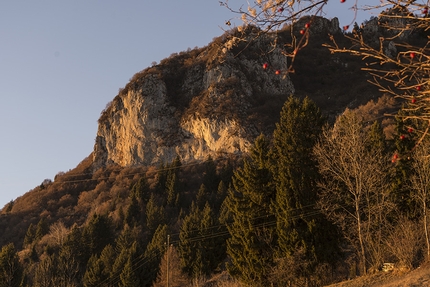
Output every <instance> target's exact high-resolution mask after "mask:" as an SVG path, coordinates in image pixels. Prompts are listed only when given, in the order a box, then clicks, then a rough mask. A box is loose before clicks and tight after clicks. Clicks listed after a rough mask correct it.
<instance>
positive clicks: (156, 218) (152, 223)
mask: <svg viewBox="0 0 430 287" xmlns="http://www.w3.org/2000/svg"><path fill="white" fill-rule="evenodd" d="M164 222H165V214H164V208H163V207H162V206H158V202H157V200H156V198H155V195H154V194H153V193H152V194H151V197H150V198H149V201H148V204H147V205H146V226H147V227H148V229H149V231H150V233H151V234H152V233H153V232H154V231H155V230H156V229H157V227H158V226H159V225H160V224H163V223H164Z"/></svg>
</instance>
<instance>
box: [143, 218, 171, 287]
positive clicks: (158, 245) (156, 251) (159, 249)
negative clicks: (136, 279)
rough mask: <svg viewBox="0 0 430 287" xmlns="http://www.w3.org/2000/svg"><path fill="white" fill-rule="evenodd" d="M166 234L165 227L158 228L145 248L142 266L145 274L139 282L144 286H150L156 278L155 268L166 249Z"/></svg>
mask: <svg viewBox="0 0 430 287" xmlns="http://www.w3.org/2000/svg"><path fill="white" fill-rule="evenodd" d="M167 234H168V228H167V225H160V226H158V228H157V230H156V231H155V233H154V236H153V237H152V239H151V242H150V243H149V244H148V245H147V246H146V250H145V253H144V258H145V262H147V264H145V266H144V267H145V272H144V276H143V278H141V282H142V284H143V285H144V286H150V284H152V282H154V280H155V279H156V277H157V268H158V266H159V265H160V260H161V257H162V254H164V253H165V252H166V249H167V246H166V245H167V242H166V239H167Z"/></svg>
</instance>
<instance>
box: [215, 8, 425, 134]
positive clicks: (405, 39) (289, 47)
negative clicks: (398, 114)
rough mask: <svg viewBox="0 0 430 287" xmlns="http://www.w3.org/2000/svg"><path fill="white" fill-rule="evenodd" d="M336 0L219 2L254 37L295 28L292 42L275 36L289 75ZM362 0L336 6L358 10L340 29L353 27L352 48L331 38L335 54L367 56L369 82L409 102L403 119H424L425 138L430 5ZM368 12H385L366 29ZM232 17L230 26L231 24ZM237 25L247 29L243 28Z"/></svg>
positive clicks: (245, 39) (331, 48)
mask: <svg viewBox="0 0 430 287" xmlns="http://www.w3.org/2000/svg"><path fill="white" fill-rule="evenodd" d="M333 1H334V0H306V1H305V0H255V1H251V2H249V1H248V2H245V1H243V2H244V3H243V5H240V4H237V2H235V3H233V4H230V3H229V1H228V0H225V1H220V4H221V5H222V6H225V7H226V8H227V9H229V10H230V11H231V12H232V13H233V14H237V15H240V18H241V19H242V21H243V22H244V24H245V26H246V25H253V26H256V27H258V28H259V29H260V32H259V33H258V34H256V35H255V37H259V36H260V35H261V34H267V33H272V32H275V33H276V32H277V31H279V30H280V29H281V28H282V27H283V26H285V25H286V26H289V27H291V28H292V29H291V36H292V37H291V38H292V40H291V42H290V43H282V44H281V41H278V38H277V37H273V39H274V40H273V47H275V46H276V47H280V48H281V49H282V53H283V54H284V55H285V56H286V57H288V58H289V59H290V60H289V64H288V65H289V66H288V67H287V68H286V69H285V70H286V72H287V73H290V72H293V71H294V69H293V64H294V60H295V58H296V57H297V56H300V50H301V49H303V48H304V47H305V46H306V45H307V43H308V42H309V41H312V39H311V37H309V35H310V33H309V31H310V30H311V29H312V25H313V22H314V20H316V19H317V18H318V16H322V17H324V16H325V15H326V12H327V11H326V10H327V9H328V8H327V7H328V3H329V2H330V3H331V2H333ZM362 2H363V1H360V0H355V1H352V2H351V1H340V3H338V4H337V5H349V6H351V7H350V8H351V9H352V10H353V11H354V12H355V16H354V17H353V19H351V22H350V24H348V25H345V26H344V27H342V29H343V30H344V31H345V32H348V31H350V28H352V27H354V28H353V32H352V33H345V36H346V37H347V38H349V39H350V40H351V41H352V44H351V46H349V47H340V46H338V45H337V43H336V42H335V41H334V38H333V42H332V43H331V44H328V45H326V47H328V48H329V49H330V51H331V52H332V53H349V54H352V55H356V56H358V57H361V58H362V59H363V60H369V61H368V66H367V67H366V68H364V69H365V70H367V71H368V72H369V73H370V75H371V76H372V77H373V80H372V81H371V82H372V83H373V84H375V85H376V86H377V87H378V88H379V89H380V90H381V91H382V92H383V93H386V94H390V95H392V96H394V97H396V98H400V99H403V100H405V101H406V102H407V103H409V105H407V106H405V107H404V108H403V110H404V112H405V113H403V114H402V117H404V119H405V120H406V119H410V118H414V119H417V120H418V121H420V122H422V123H423V125H421V126H423V127H424V128H421V129H420V131H419V132H421V139H423V138H424V136H425V135H427V134H428V132H429V127H430V38H428V37H427V35H428V32H429V29H430V25H429V23H430V18H429V17H428V16H429V7H428V6H429V3H428V1H423V2H418V1H411V0H381V1H375V4H374V6H364V5H363V4H362ZM350 3H352V4H350ZM236 5H237V6H236ZM364 10H370V11H374V12H377V13H379V12H380V11H382V12H381V13H380V14H379V16H378V17H375V18H374V19H372V21H368V22H367V24H369V27H364V29H363V28H361V27H359V26H358V25H357V24H355V23H354V22H355V20H356V16H357V15H358V13H363V11H364ZM330 12H333V11H330ZM330 14H331V15H334V14H333V13H330ZM305 16H306V17H308V22H307V23H306V24H305V26H304V27H303V26H302V25H301V26H299V27H295V24H296V23H299V19H300V18H302V17H305ZM334 16H336V15H334ZM230 20H231V19H230ZM230 20H229V21H227V22H226V24H228V25H231V21H230ZM301 24H303V23H301ZM353 24H354V25H353ZM370 26H372V27H370ZM239 28H240V30H245V29H243V27H239ZM378 30H380V31H378ZM382 30H383V31H382ZM366 31H367V32H369V33H373V35H372V36H373V40H372V41H369V37H368V36H369V33H368V35H367V37H366V35H365V33H366ZM299 32H300V33H299ZM379 32H380V33H379ZM375 39H376V41H374V40H375ZM240 40H242V41H245V42H248V41H249V40H250V39H249V38H246V37H243V38H242V39H238V40H237V41H236V42H240ZM273 50H274V49H273ZM418 142H420V140H419V141H418Z"/></svg>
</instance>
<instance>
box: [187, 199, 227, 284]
mask: <svg viewBox="0 0 430 287" xmlns="http://www.w3.org/2000/svg"><path fill="white" fill-rule="evenodd" d="M218 232H219V223H218V220H217V219H216V218H215V217H214V215H213V212H212V209H211V208H210V205H209V203H206V205H205V207H204V208H203V210H200V209H199V208H198V207H197V206H196V205H195V203H193V204H192V207H191V211H190V214H188V215H187V216H186V217H185V218H184V220H183V222H182V225H181V230H180V233H179V253H180V257H181V262H182V267H183V268H184V271H185V272H186V273H187V274H188V275H189V276H192V277H193V278H198V277H199V276H202V275H208V274H210V272H211V271H212V270H213V269H214V268H215V267H217V265H218V264H219V263H220V262H221V261H222V259H223V258H222V255H223V254H224V253H225V250H224V244H223V240H222V238H220V237H219V236H217V234H218Z"/></svg>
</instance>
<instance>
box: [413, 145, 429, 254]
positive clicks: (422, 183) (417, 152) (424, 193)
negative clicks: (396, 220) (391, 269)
mask: <svg viewBox="0 0 430 287" xmlns="http://www.w3.org/2000/svg"><path fill="white" fill-rule="evenodd" d="M412 169H413V170H414V174H413V175H412V177H411V181H410V184H411V189H412V192H413V196H412V197H413V198H414V199H415V201H416V202H417V204H418V205H419V206H420V207H421V215H422V221H423V231H424V237H425V242H426V248H427V260H430V235H429V230H428V224H429V222H428V221H429V218H428V212H429V206H428V204H429V201H430V143H429V141H425V142H424V143H423V144H421V145H418V146H417V147H416V148H415V149H414V151H413V154H412Z"/></svg>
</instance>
